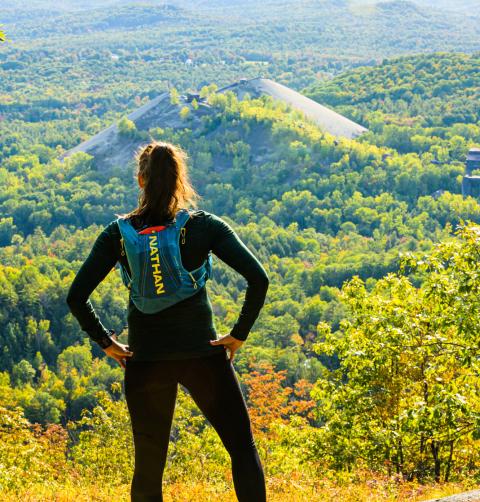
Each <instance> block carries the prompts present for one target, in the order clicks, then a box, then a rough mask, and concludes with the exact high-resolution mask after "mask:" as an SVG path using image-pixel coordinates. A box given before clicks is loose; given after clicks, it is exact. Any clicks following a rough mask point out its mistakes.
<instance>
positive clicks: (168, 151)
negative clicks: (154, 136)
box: [122, 141, 201, 221]
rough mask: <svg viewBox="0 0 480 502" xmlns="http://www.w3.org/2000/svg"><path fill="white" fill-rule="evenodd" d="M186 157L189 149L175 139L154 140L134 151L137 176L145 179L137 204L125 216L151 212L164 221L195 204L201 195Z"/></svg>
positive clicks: (143, 214)
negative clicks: (196, 187) (186, 149)
mask: <svg viewBox="0 0 480 502" xmlns="http://www.w3.org/2000/svg"><path fill="white" fill-rule="evenodd" d="M187 158H188V155H187V153H186V152H185V151H184V150H183V149H182V148H180V147H179V146H176V145H173V144H172V143H167V142H163V141H153V142H151V143H149V144H148V145H146V146H143V147H140V148H139V150H138V151H137V152H136V153H135V160H136V167H137V168H136V173H135V177H136V178H138V176H140V177H141V178H142V181H143V187H142V188H140V194H139V197H138V207H137V208H136V209H134V210H133V211H131V212H130V213H128V214H126V215H123V216H122V217H124V218H127V217H130V216H139V217H143V216H145V215H146V214H147V213H148V215H149V217H150V219H152V220H156V221H165V220H170V219H173V218H174V217H175V215H176V214H177V211H178V210H179V209H181V208H187V207H188V206H192V207H194V208H196V207H197V200H198V199H200V198H201V197H200V196H199V194H198V193H197V192H196V191H195V189H194V188H193V186H192V185H191V183H190V180H189V175H188V169H187Z"/></svg>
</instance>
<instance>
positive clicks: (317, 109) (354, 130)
mask: <svg viewBox="0 0 480 502" xmlns="http://www.w3.org/2000/svg"><path fill="white" fill-rule="evenodd" d="M227 90H230V91H233V92H235V94H237V95H238V96H239V98H240V99H241V98H242V97H243V95H244V94H245V93H246V92H248V93H249V94H250V95H251V96H252V97H258V96H260V95H262V94H268V95H269V96H272V98H274V99H277V100H280V101H284V102H285V103H287V104H289V105H291V106H292V108H295V109H297V110H299V111H301V112H303V113H304V114H305V115H306V116H307V117H308V118H310V119H313V120H314V121H315V122H316V123H317V124H318V126H319V127H320V128H321V129H322V130H324V131H326V132H328V133H330V134H332V135H333V136H337V137H343V138H350V139H352V138H356V137H357V136H360V135H361V134H363V133H364V132H366V131H367V129H366V128H365V127H363V126H361V125H360V124H357V123H355V122H353V121H352V120H350V119H347V117H344V116H343V115H340V114H339V113H337V112H334V111H333V110H331V109H330V108H327V107H326V106H323V105H321V104H320V103H317V102H316V101H313V99H310V98H307V97H306V96H304V95H303V94H300V93H299V92H297V91H294V90H293V89H290V88H289V87H286V86H285V85H282V84H279V83H278V82H274V81H273V80H270V79H269V78H263V77H256V78H252V79H250V80H247V79H241V80H239V81H238V82H235V83H234V84H231V85H228V86H226V87H223V88H222V89H219V90H218V92H225V91H227Z"/></svg>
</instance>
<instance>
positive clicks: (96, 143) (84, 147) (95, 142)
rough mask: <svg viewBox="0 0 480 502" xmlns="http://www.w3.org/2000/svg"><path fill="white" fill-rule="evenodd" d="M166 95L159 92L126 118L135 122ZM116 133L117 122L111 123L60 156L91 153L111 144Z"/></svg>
mask: <svg viewBox="0 0 480 502" xmlns="http://www.w3.org/2000/svg"><path fill="white" fill-rule="evenodd" d="M166 96H168V93H167V92H166V93H163V94H160V95H159V96H157V97H156V98H154V99H152V100H151V101H149V102H148V103H145V104H144V105H142V106H141V107H140V108H137V109H136V110H134V111H133V112H132V113H130V115H127V118H129V119H130V120H132V121H133V122H135V121H136V120H137V119H139V118H140V117H142V116H143V115H145V114H146V113H148V112H149V111H150V110H151V109H152V108H155V107H156V106H157V105H158V104H159V103H160V101H162V100H163V99H164V98H165V97H166ZM117 134H118V127H117V124H113V125H111V126H110V127H107V128H106V129H104V130H103V131H100V132H99V133H98V134H95V136H92V137H91V138H90V139H87V140H86V141H84V142H83V143H80V144H79V145H77V146H76V147H74V148H72V149H70V150H68V151H67V152H65V153H64V154H63V155H62V156H61V157H60V158H64V157H67V156H69V155H72V153H75V152H88V153H93V152H94V150H96V149H97V148H101V149H103V148H104V147H105V146H106V145H109V144H112V143H113V142H114V141H115V139H116V138H117Z"/></svg>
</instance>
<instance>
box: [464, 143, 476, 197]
mask: <svg viewBox="0 0 480 502" xmlns="http://www.w3.org/2000/svg"><path fill="white" fill-rule="evenodd" d="M477 170H480V148H470V151H469V152H468V154H467V160H466V162H465V176H464V177H463V180H462V195H463V196H464V197H467V196H468V195H471V196H472V197H480V176H478V175H472V172H473V171H477Z"/></svg>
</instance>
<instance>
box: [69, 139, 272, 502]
mask: <svg viewBox="0 0 480 502" xmlns="http://www.w3.org/2000/svg"><path fill="white" fill-rule="evenodd" d="M186 159H187V154H186V153H185V151H184V150H182V149H181V148H180V147H178V146H176V145H173V144H171V143H167V142H159V141H153V142H151V143H149V144H148V145H146V146H143V147H141V148H140V149H139V150H138V152H137V153H136V156H135V160H136V165H137V170H136V179H137V181H138V184H139V188H140V192H139V199H138V207H137V208H135V209H134V210H133V211H131V212H130V213H128V214H126V215H122V216H119V215H117V216H118V217H117V219H116V220H113V221H111V222H110V223H109V224H108V225H107V226H106V227H105V228H104V230H103V231H102V232H101V233H100V235H99V236H98V237H97V239H96V241H95V243H94V245H93V248H92V250H91V252H90V254H89V256H88V257H87V259H86V260H85V262H84V263H83V265H82V266H81V267H80V269H79V271H78V273H77V275H76V277H75V279H74V280H73V282H72V284H71V287H70V290H69V292H68V296H67V303H68V305H69V308H70V310H71V312H72V314H73V315H74V316H75V317H76V319H77V320H78V322H79V324H80V326H81V328H82V330H83V331H85V332H86V333H87V334H88V335H89V336H90V338H91V339H92V340H94V341H95V342H97V343H98V344H99V345H100V347H102V349H103V350H104V352H105V353H106V354H107V355H108V356H110V357H112V358H114V359H115V360H117V361H118V363H119V364H120V365H121V366H122V368H124V369H125V373H124V388H125V398H126V402H127V406H128V410H129V414H130V418H131V424H132V432H133V440H134V446H135V469H134V475H133V480H132V484H131V500H132V502H147V501H148V502H161V501H163V496H162V476H163V471H164V468H165V464H166V460H167V450H168V444H169V437H170V430H171V425H172V419H173V414H174V409H175V402H176V396H177V389H178V384H181V385H182V386H183V387H184V388H185V389H186V390H187V391H188V392H189V394H190V395H191V397H192V398H193V400H194V401H195V403H196V404H197V406H198V407H199V408H200V410H201V411H202V413H203V414H204V415H205V417H206V418H207V420H208V421H209V422H210V424H211V425H212V426H213V427H214V428H215V430H216V431H217V433H218V435H219V437H220V439H221V441H222V443H223V444H224V446H225V448H226V449H227V451H228V453H229V455H230V458H231V466H232V476H233V483H234V488H235V492H236V495H237V498H238V500H239V501H240V502H264V501H265V500H266V490H265V478H264V473H263V468H262V465H261V462H260V458H259V455H258V451H257V448H256V445H255V441H254V438H253V435H252V429H251V424H250V417H249V414H248V409H247V406H246V403H245V399H244V397H243V394H242V391H241V388H240V386H239V382H238V379H237V376H236V373H235V369H234V367H233V364H232V360H233V358H234V355H235V353H236V351H237V350H238V349H239V348H240V347H241V346H242V345H243V343H244V342H245V340H246V338H247V336H248V333H249V332H250V329H251V328H252V326H253V324H254V322H255V320H256V319H257V317H258V315H259V313H260V310H261V308H262V306H263V304H264V302H265V297H266V294H267V290H268V286H269V278H268V275H267V273H266V271H265V269H264V268H263V266H262V265H261V263H260V262H259V261H258V259H257V258H256V257H255V256H254V255H253V254H252V252H251V251H250V250H249V249H248V248H247V247H246V246H245V244H244V243H243V242H242V241H241V240H240V238H239V237H238V235H237V234H236V232H235V231H234V230H233V229H232V227H231V226H230V225H229V224H228V223H227V222H226V221H224V220H223V219H222V218H220V217H218V216H216V215H215V214H213V213H209V212H208V211H204V210H201V209H196V207H197V203H196V201H197V199H198V198H199V195H198V194H197V192H196V191H195V189H194V188H193V187H192V185H191V183H190V181H189V176H188V171H187V163H186ZM211 253H213V254H215V255H216V256H217V257H218V258H220V259H221V260H222V261H224V262H225V263H226V264H227V265H229V266H230V267H232V268H233V269H234V270H235V271H237V272H238V273H239V274H241V275H242V276H243V277H244V278H245V279H246V281H247V289H246V293H245V298H244V301H243V305H242V308H241V312H240V315H239V318H238V320H237V322H236V323H235V325H234V326H233V328H232V330H231V331H230V334H227V335H224V336H220V337H219V338H217V333H216V331H215V326H214V321H213V311H212V306H211V303H210V299H209V297H208V293H207V289H206V281H207V280H208V279H209V278H210V276H211V269H212V262H211V259H212V256H211ZM117 262H119V264H120V270H121V273H122V279H123V281H124V283H125V285H126V286H127V287H128V288H129V290H130V295H129V305H128V314H127V321H128V345H125V344H121V343H119V342H118V340H117V336H116V334H115V333H114V331H113V330H111V329H107V328H106V327H105V326H104V325H103V324H102V323H101V321H100V319H99V317H98V316H97V314H96V312H95V310H94V308H93V306H92V304H91V302H90V300H89V296H90V295H91V293H92V292H93V291H94V290H95V288H96V287H97V286H98V284H99V283H100V282H101V281H103V279H104V278H105V277H106V276H107V274H108V273H109V272H110V271H111V270H112V268H113V267H115V265H116V263H117Z"/></svg>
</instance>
